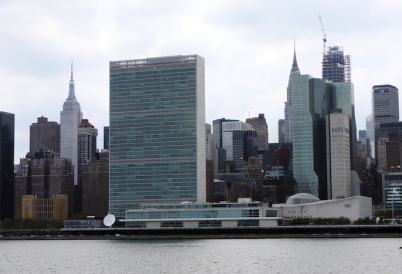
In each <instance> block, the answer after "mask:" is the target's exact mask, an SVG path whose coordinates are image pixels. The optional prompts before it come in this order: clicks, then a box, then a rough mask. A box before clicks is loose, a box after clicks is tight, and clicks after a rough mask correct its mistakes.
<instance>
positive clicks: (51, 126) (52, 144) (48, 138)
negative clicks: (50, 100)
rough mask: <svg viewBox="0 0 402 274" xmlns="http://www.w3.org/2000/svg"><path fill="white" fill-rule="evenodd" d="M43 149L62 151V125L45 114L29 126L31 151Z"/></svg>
mask: <svg viewBox="0 0 402 274" xmlns="http://www.w3.org/2000/svg"><path fill="white" fill-rule="evenodd" d="M41 150H43V151H53V152H55V153H60V125H59V124H58V123H57V122H48V120H47V118H46V117H43V116H41V117H39V118H38V122H37V123H32V125H31V126H30V127H29V152H31V153H34V152H38V151H41Z"/></svg>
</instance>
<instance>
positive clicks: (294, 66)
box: [290, 38, 300, 74]
mask: <svg viewBox="0 0 402 274" xmlns="http://www.w3.org/2000/svg"><path fill="white" fill-rule="evenodd" d="M290 74H300V70H299V66H298V65H297V58H296V39H295V38H293V64H292V69H291V70H290Z"/></svg>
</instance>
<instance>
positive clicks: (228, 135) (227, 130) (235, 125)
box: [222, 121, 253, 162]
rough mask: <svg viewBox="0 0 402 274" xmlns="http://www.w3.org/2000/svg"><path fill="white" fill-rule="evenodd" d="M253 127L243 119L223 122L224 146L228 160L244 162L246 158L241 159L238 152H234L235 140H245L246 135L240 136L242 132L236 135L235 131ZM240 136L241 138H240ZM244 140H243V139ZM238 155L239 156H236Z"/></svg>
mask: <svg viewBox="0 0 402 274" xmlns="http://www.w3.org/2000/svg"><path fill="white" fill-rule="evenodd" d="M252 129H253V127H252V126H251V125H250V124H247V123H245V122H242V121H237V122H232V121H231V122H227V121H224V122H222V148H224V149H226V160H227V161H240V162H242V161H243V160H244V159H240V157H242V156H239V154H238V153H236V155H235V153H234V140H240V139H241V140H243V138H244V135H243V134H241V138H240V137H239V136H240V135H239V134H240V133H238V134H237V135H236V136H235V135H234V133H233V132H234V131H246V130H252ZM239 138H240V139H239ZM242 142H243V141H242ZM236 156H238V157H237V158H236Z"/></svg>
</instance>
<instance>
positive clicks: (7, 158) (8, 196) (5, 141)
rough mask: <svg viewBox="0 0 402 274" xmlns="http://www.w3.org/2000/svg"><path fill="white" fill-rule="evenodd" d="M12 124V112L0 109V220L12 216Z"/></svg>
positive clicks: (13, 119) (13, 122)
mask: <svg viewBox="0 0 402 274" xmlns="http://www.w3.org/2000/svg"><path fill="white" fill-rule="evenodd" d="M14 126H15V117H14V114H12V113H7V112H2V111H0V127H1V132H0V220H3V219H4V218H13V217H14V199H13V198H14Z"/></svg>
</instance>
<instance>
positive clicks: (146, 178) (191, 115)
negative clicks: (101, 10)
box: [109, 55, 206, 218]
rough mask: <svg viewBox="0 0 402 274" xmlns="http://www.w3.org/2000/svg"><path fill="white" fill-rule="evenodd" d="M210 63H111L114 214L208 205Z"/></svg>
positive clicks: (181, 59)
mask: <svg viewBox="0 0 402 274" xmlns="http://www.w3.org/2000/svg"><path fill="white" fill-rule="evenodd" d="M204 139H205V61H204V58H202V57H200V56H198V55H188V56H171V57H159V58H146V59H138V60H125V61H113V62H110V201H109V202H110V213H112V214H115V215H116V217H118V218H123V217H124V216H125V211H126V210H127V209H133V208H136V207H137V206H138V205H139V204H150V203H158V204H172V203H180V202H183V201H189V202H199V203H201V202H205V200H206V187H205V140H204Z"/></svg>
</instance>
